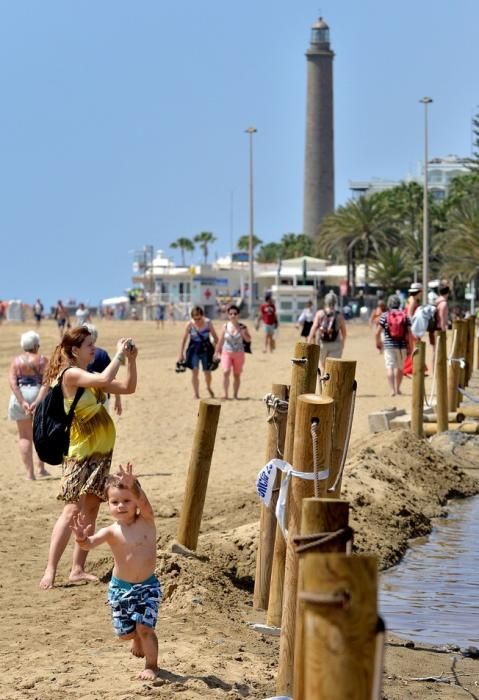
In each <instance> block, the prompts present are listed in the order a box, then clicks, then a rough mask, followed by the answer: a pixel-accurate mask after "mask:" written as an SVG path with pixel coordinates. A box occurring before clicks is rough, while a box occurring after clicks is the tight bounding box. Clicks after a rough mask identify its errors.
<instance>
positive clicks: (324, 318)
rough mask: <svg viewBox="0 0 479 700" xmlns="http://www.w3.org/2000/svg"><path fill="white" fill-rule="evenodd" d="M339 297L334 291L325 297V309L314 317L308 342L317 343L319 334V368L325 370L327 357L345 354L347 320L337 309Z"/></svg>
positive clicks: (338, 356) (337, 356)
mask: <svg viewBox="0 0 479 700" xmlns="http://www.w3.org/2000/svg"><path fill="white" fill-rule="evenodd" d="M337 303H338V297H337V296H336V294H335V293H334V292H328V293H327V294H326V296H325V297H324V309H320V310H319V311H318V312H317V313H316V316H315V317H314V322H313V327H312V328H311V331H310V333H309V337H308V343H315V342H316V336H317V335H319V346H320V351H319V369H320V370H321V373H323V372H324V366H325V364H326V358H327V357H336V358H340V357H341V356H342V354H343V349H344V341H345V340H346V321H345V320H344V316H343V314H342V313H341V312H340V311H338V310H337V308H336V306H337Z"/></svg>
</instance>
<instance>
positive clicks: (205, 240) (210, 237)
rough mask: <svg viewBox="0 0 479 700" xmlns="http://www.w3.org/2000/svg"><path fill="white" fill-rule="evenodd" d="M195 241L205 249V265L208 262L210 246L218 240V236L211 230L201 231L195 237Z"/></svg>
mask: <svg viewBox="0 0 479 700" xmlns="http://www.w3.org/2000/svg"><path fill="white" fill-rule="evenodd" d="M193 240H194V242H195V243H198V247H199V248H201V250H202V251H203V257H204V259H205V265H206V264H207V263H208V246H209V245H211V243H214V242H215V241H216V236H215V235H214V234H213V233H211V232H210V231H201V233H198V234H197V235H196V236H195V237H194V238H193Z"/></svg>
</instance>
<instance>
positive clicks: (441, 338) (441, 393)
mask: <svg viewBox="0 0 479 700" xmlns="http://www.w3.org/2000/svg"><path fill="white" fill-rule="evenodd" d="M435 349H436V353H435V357H434V362H435V363H436V370H435V376H436V415H437V432H438V433H442V432H444V431H445V430H447V424H448V418H449V417H448V410H447V334H446V331H436V345H435Z"/></svg>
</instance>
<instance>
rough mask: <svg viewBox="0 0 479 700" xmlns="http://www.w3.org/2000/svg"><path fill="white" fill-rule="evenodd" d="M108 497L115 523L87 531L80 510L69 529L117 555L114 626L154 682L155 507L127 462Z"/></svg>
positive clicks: (83, 543) (84, 543)
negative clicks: (141, 661) (90, 533)
mask: <svg viewBox="0 0 479 700" xmlns="http://www.w3.org/2000/svg"><path fill="white" fill-rule="evenodd" d="M105 496H106V498H107V501H108V507H109V509H110V513H111V515H112V516H113V518H114V520H115V522H114V523H113V525H109V526H108V527H104V528H102V529H101V530H99V531H98V532H97V533H96V534H94V535H89V534H88V533H89V532H90V531H91V530H92V527H93V526H92V525H86V523H85V518H84V516H83V515H82V514H81V513H80V514H79V515H78V516H76V517H74V518H73V521H72V525H71V529H72V530H73V533H74V534H75V538H76V541H77V542H78V544H79V545H80V547H81V548H82V549H85V550H89V549H93V548H94V547H98V545H100V544H103V543H106V544H107V545H108V546H109V547H110V549H111V551H112V554H113V558H114V562H115V563H114V568H113V575H112V578H111V582H110V586H109V589H108V603H109V605H110V607H111V612H112V618H113V627H114V628H115V633H116V635H117V636H118V638H119V639H121V640H127V639H131V640H132V644H131V652H132V654H134V655H135V656H140V657H144V658H145V668H144V670H143V671H142V672H141V673H140V675H139V678H141V679H143V680H153V679H154V678H156V676H157V674H158V639H157V637H156V633H155V630H154V628H155V626H156V621H157V618H158V607H159V604H160V601H161V588H160V582H159V581H158V579H157V578H156V576H155V573H154V571H155V564H156V528H155V519H154V514H153V509H152V507H151V505H150V502H149V501H148V498H147V497H146V495H145V493H144V491H143V490H142V488H141V487H140V484H139V483H138V480H137V479H136V477H135V476H134V474H133V467H132V465H131V464H130V463H128V464H127V465H126V467H125V469H123V467H122V466H121V465H120V473H119V474H114V475H113V474H112V475H110V476H109V477H108V478H107V480H106V484H105Z"/></svg>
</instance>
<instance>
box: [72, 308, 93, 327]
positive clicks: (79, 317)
mask: <svg viewBox="0 0 479 700" xmlns="http://www.w3.org/2000/svg"><path fill="white" fill-rule="evenodd" d="M75 317H76V322H77V326H83V325H84V324H85V323H90V322H91V317H90V312H89V311H88V309H86V308H85V304H83V303H82V304H80V305H79V307H78V309H77V310H76V312H75Z"/></svg>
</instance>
